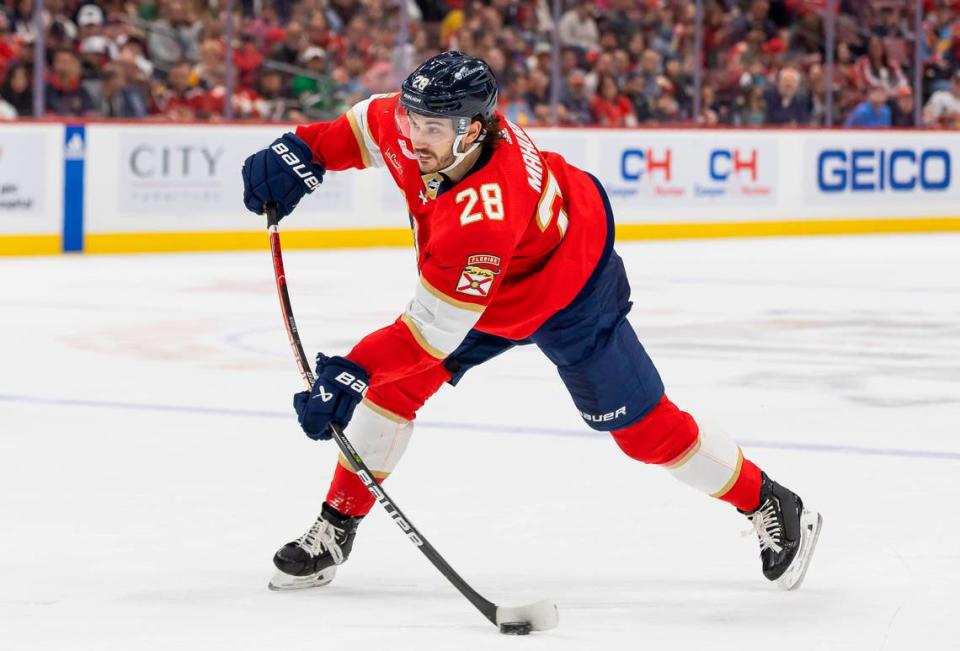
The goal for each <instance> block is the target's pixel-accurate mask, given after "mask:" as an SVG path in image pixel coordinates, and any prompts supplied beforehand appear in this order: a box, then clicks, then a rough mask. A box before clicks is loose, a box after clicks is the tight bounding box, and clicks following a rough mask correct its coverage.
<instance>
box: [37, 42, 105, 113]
mask: <svg viewBox="0 0 960 651" xmlns="http://www.w3.org/2000/svg"><path fill="white" fill-rule="evenodd" d="M80 72H81V66H80V59H79V58H78V57H77V55H76V54H74V53H73V51H72V50H70V49H67V48H61V49H59V50H57V51H56V52H54V54H53V74H52V75H50V76H49V77H48V78H47V84H46V89H45V92H46V104H47V105H46V110H47V113H51V114H54V115H63V116H76V117H83V116H89V115H91V114H92V113H93V111H94V109H95V107H94V104H93V99H92V98H91V97H90V94H89V93H88V92H87V90H86V89H85V88H84V87H83V85H81V83H80Z"/></svg>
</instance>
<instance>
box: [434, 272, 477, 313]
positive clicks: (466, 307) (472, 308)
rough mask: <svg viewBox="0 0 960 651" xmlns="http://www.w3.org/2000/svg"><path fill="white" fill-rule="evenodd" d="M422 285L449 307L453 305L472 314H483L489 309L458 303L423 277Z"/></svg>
mask: <svg viewBox="0 0 960 651" xmlns="http://www.w3.org/2000/svg"><path fill="white" fill-rule="evenodd" d="M420 284H421V285H423V288H424V289H425V290H427V291H428V292H430V293H431V294H433V295H434V296H436V297H437V298H439V299H440V300H441V301H443V302H444V303H446V304H448V305H452V306H453V307H458V308H460V309H461V310H470V311H472V312H483V311H484V310H485V309H487V308H486V307H485V306H483V305H477V304H476V303H467V302H466V301H458V300H457V299H455V298H451V297H449V296H447V295H446V294H444V293H443V292H441V291H440V290H439V289H437V288H436V287H434V286H433V285H431V284H430V283H429V282H428V281H427V279H426V278H424V277H423V276H420Z"/></svg>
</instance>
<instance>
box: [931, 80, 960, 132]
mask: <svg viewBox="0 0 960 651" xmlns="http://www.w3.org/2000/svg"><path fill="white" fill-rule="evenodd" d="M923 123H924V124H925V125H927V126H929V127H948V128H951V127H952V128H958V127H960V70H957V71H956V72H954V73H953V79H952V80H951V82H950V90H938V91H936V92H935V93H934V94H933V95H931V96H930V99H929V100H928V101H927V105H926V106H924V107H923Z"/></svg>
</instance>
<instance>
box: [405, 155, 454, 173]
mask: <svg viewBox="0 0 960 651" xmlns="http://www.w3.org/2000/svg"><path fill="white" fill-rule="evenodd" d="M413 153H415V154H417V156H418V158H417V165H419V167H420V173H421V174H435V173H437V172H439V171H440V170H442V169H446V168H447V167H449V166H450V165H452V164H453V154H451V153H448V154H447V155H446V156H445V157H444V158H442V159H441V158H438V157H437V154H436V152H434V151H433V150H430V149H420V150H417V149H415V150H414V152H413ZM422 154H426V155H428V158H427V159H426V160H422V159H420V158H419V156H420V155H422Z"/></svg>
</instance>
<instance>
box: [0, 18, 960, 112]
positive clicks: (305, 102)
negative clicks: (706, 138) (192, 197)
mask: <svg viewBox="0 0 960 651" xmlns="http://www.w3.org/2000/svg"><path fill="white" fill-rule="evenodd" d="M562 4H563V11H562V13H561V15H560V16H559V20H558V21H557V23H556V26H555V25H554V20H553V16H552V14H551V11H552V6H553V2H552V0H528V1H520V0H483V1H481V0H236V2H235V11H234V13H233V15H232V16H230V19H229V20H230V25H229V27H230V29H228V24H227V23H228V19H227V16H226V12H225V11H224V0H208V1H201V0H194V1H191V0H146V1H143V2H132V1H124V0H95V2H94V1H90V0H45V2H44V10H43V25H44V31H43V41H44V44H45V51H46V69H45V71H44V77H45V78H44V88H45V93H44V106H43V111H44V112H45V113H46V114H47V115H57V116H81V117H103V118H126V119H154V120H174V121H187V120H218V119H223V116H224V115H225V113H226V112H227V109H228V106H229V109H230V112H231V113H232V115H233V117H234V118H237V119H253V120H291V121H312V120H322V119H331V118H333V117H335V116H336V115H339V114H341V113H342V112H343V111H344V110H346V108H347V107H349V106H350V105H351V104H353V103H354V102H357V101H359V100H361V99H363V98H365V97H367V96H369V95H371V94H373V93H381V92H388V91H390V90H393V89H395V88H396V86H397V85H398V82H399V81H400V80H401V79H402V78H403V77H404V76H405V75H406V73H407V72H408V71H409V70H410V69H412V67H413V66H415V65H416V64H417V63H419V62H420V61H423V60H424V59H426V58H428V57H430V56H432V55H434V54H436V53H438V52H441V51H443V50H446V49H459V50H463V51H465V52H467V53H469V54H473V55H476V56H481V57H483V58H485V59H486V60H487V61H488V62H489V63H490V65H491V67H492V68H493V70H494V72H495V73H496V75H497V78H498V80H499V82H500V88H501V93H500V108H501V110H502V111H503V112H504V113H505V114H506V115H507V117H508V118H509V119H511V120H513V121H515V122H517V123H519V124H521V125H534V124H561V125H603V126H617V127H632V126H639V125H664V124H701V125H732V126H745V127H752V126H765V125H790V126H794V125H797V126H808V125H824V124H826V123H827V122H828V121H830V122H832V123H833V124H835V125H847V126H850V127H856V126H872V127H882V126H901V127H905V126H912V125H913V123H914V105H915V104H914V103H915V102H916V101H919V102H921V106H922V107H923V121H924V123H925V124H927V125H930V126H941V127H958V126H960V0H923V2H922V7H923V15H922V17H921V18H922V22H921V31H920V33H919V34H916V33H915V30H914V25H915V16H914V6H915V2H914V0H835V2H834V3H833V4H834V6H836V7H837V10H838V11H837V14H836V16H835V21H834V25H835V34H836V40H835V47H834V51H833V55H834V61H835V65H834V67H833V76H832V78H829V79H828V78H827V77H828V73H827V70H828V67H827V66H826V51H825V47H826V45H825V44H826V38H825V31H826V30H825V28H826V22H827V20H826V18H827V16H826V11H827V5H828V3H827V2H826V0H703V3H702V4H703V14H702V37H703V49H702V61H699V62H698V61H697V60H696V57H695V48H694V43H695V25H696V3H695V2H694V0H597V1H595V2H582V1H579V0H566V1H565V2H563V3H562ZM33 14H34V0H0V119H2V118H7V119H15V118H17V117H18V116H30V115H33V114H34V106H33V102H34V96H33V74H34V69H33V58H34V47H35V45H36V43H37V40H38V39H37V36H38V34H37V33H36V31H35V27H34V19H33ZM401 14H403V15H401ZM404 26H406V28H407V29H406V31H404V29H403V28H404ZM228 33H232V39H231V45H232V64H233V65H232V66H227V65H226V58H227V47H226V46H227V34H228ZM918 36H919V41H920V43H919V48H920V65H921V70H920V74H921V75H922V80H923V83H922V88H923V97H921V98H915V97H913V78H914V63H915V62H914V48H915V43H916V38H917V37H918ZM554 39H556V41H557V57H558V60H559V71H560V74H559V77H557V78H554V76H553V74H552V71H553V70H554V67H553V66H554ZM698 65H699V66H700V67H699V70H700V71H701V73H702V74H701V75H700V81H701V85H700V97H699V102H695V101H694V95H695V93H696V90H695V88H696V87H695V81H694V80H695V77H696V74H695V73H696V72H697V71H698ZM228 75H232V77H233V83H232V84H230V83H229V82H228ZM231 87H232V89H233V92H232V93H230V96H229V97H228V96H227V95H228V90H227V89H228V88H231ZM831 88H832V90H833V102H832V114H831V115H829V116H828V115H827V113H828V111H829V110H831V109H830V105H829V102H828V99H827V98H828V90H829V89H831ZM554 100H556V101H554ZM697 106H699V114H695V111H696V108H695V107H697Z"/></svg>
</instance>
